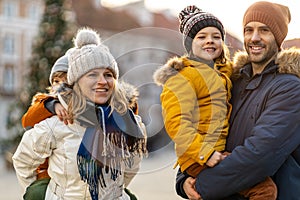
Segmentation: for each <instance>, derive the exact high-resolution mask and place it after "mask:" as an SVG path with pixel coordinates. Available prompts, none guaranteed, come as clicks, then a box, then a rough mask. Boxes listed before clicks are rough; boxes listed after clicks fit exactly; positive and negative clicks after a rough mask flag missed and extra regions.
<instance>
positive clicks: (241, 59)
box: [233, 48, 300, 77]
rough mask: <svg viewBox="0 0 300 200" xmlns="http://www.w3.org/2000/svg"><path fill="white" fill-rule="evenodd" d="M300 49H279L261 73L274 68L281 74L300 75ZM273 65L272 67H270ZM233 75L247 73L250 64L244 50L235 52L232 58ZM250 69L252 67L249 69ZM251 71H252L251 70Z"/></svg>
mask: <svg viewBox="0 0 300 200" xmlns="http://www.w3.org/2000/svg"><path fill="white" fill-rule="evenodd" d="M299 63H300V49H297V48H290V49H285V50H282V51H280V52H279V53H278V54H277V56H276V58H275V60H274V61H273V62H271V63H270V64H269V65H268V66H267V67H266V69H265V70H264V72H263V73H267V72H270V71H269V70H274V68H276V69H275V70H276V71H278V72H279V73H283V74H294V75H296V76H298V77H300V65H299ZM274 64H275V65H276V66H274ZM271 66H274V67H271ZM233 68H234V76H235V77H239V76H241V73H242V72H244V73H246V72H247V73H249V68H250V69H251V64H250V62H249V60H248V54H247V53H246V52H237V53H236V54H235V56H234V58H233ZM251 71H252V69H251ZM251 73H252V72H251Z"/></svg>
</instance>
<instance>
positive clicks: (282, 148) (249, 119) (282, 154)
mask: <svg viewBox="0 0 300 200" xmlns="http://www.w3.org/2000/svg"><path fill="white" fill-rule="evenodd" d="M237 60H238V61H239V63H238V66H239V67H241V66H243V67H242V69H241V70H240V72H241V73H240V77H239V78H238V79H237V80H236V81H234V83H233V85H234V86H233V91H232V96H233V97H232V105H233V110H232V115H231V119H230V122H231V123H230V124H231V127H230V132H229V137H228V139H227V148H226V149H227V150H228V151H232V153H231V155H230V156H228V157H227V158H226V159H225V160H223V161H222V162H221V163H220V164H218V165H217V166H215V167H213V168H209V169H207V170H204V171H203V172H201V173H200V174H199V175H198V177H197V183H196V190H197V191H198V192H199V193H200V194H201V196H202V198H203V199H204V200H208V199H209V200H211V199H224V198H225V197H227V196H230V195H232V194H234V193H236V192H238V191H242V190H244V189H246V188H249V187H252V186H253V185H254V184H256V183H258V182H261V181H263V180H264V179H265V178H266V177H267V176H272V177H273V179H274V180H275V183H276V184H277V187H278V200H287V199H288V200H293V199H299V197H300V161H299V160H298V162H299V163H297V160H296V159H295V158H296V156H293V152H294V151H295V150H296V149H297V148H298V151H299V149H300V146H299V145H300V79H299V78H298V77H297V76H299V74H300V73H299V71H300V65H299V63H300V51H297V50H294V49H290V50H283V51H282V52H280V53H279V54H278V56H277V59H276V61H272V62H271V63H269V65H268V66H267V67H266V68H265V70H264V71H263V72H262V73H261V74H257V75H255V76H253V77H252V76H251V65H250V64H247V55H246V54H241V55H240V58H239V59H237ZM275 62H276V63H278V64H275ZM294 155H296V153H294ZM185 178H186V176H184V175H183V174H180V173H179V176H178V177H177V183H176V189H177V193H178V194H179V195H181V196H182V197H186V195H185V194H184V192H183V190H182V187H181V186H182V183H183V181H184V180H185Z"/></svg>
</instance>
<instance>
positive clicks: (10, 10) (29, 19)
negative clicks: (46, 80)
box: [0, 0, 44, 139]
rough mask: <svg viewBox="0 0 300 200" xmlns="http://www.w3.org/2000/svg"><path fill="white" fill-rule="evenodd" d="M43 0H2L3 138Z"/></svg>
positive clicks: (0, 109)
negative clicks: (10, 107)
mask: <svg viewBox="0 0 300 200" xmlns="http://www.w3.org/2000/svg"><path fill="white" fill-rule="evenodd" d="M43 2H44V1H43V0H0V27H1V28H0V77H1V78H0V112H1V115H0V127H1V131H0V139H1V138H6V137H8V135H9V133H8V130H7V129H6V124H7V113H8V112H9V106H10V104H11V103H12V102H14V100H15V97H16V95H18V92H19V91H20V90H22V86H23V85H24V84H25V83H24V75H25V74H26V69H27V66H28V64H27V61H28V59H29V58H30V52H31V44H32V40H33V38H34V37H35V35H36V34H37V32H38V25H39V21H40V18H41V16H42V14H43V6H44V4H43Z"/></svg>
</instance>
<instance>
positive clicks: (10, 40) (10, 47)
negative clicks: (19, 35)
mask: <svg viewBox="0 0 300 200" xmlns="http://www.w3.org/2000/svg"><path fill="white" fill-rule="evenodd" d="M3 40H4V41H3V52H4V54H7V55H13V54H14V52H15V39H14V37H13V36H11V35H6V36H5V37H4V38H3Z"/></svg>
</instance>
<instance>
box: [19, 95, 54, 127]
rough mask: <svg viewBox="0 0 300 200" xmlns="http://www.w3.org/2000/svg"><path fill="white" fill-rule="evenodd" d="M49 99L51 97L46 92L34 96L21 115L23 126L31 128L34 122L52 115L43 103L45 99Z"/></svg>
mask: <svg viewBox="0 0 300 200" xmlns="http://www.w3.org/2000/svg"><path fill="white" fill-rule="evenodd" d="M51 99H53V97H51V96H49V95H47V94H37V95H35V96H34V98H33V101H32V105H31V106H30V107H29V109H28V110H27V112H26V113H25V114H24V115H23V117H22V126H23V128H25V129H29V128H32V127H33V126H34V125H35V124H37V123H39V122H40V121H42V120H44V119H46V118H48V117H51V116H52V115H53V114H52V113H51V112H49V111H48V110H47V108H46V107H45V105H44V103H45V102H46V101H49V100H51Z"/></svg>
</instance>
